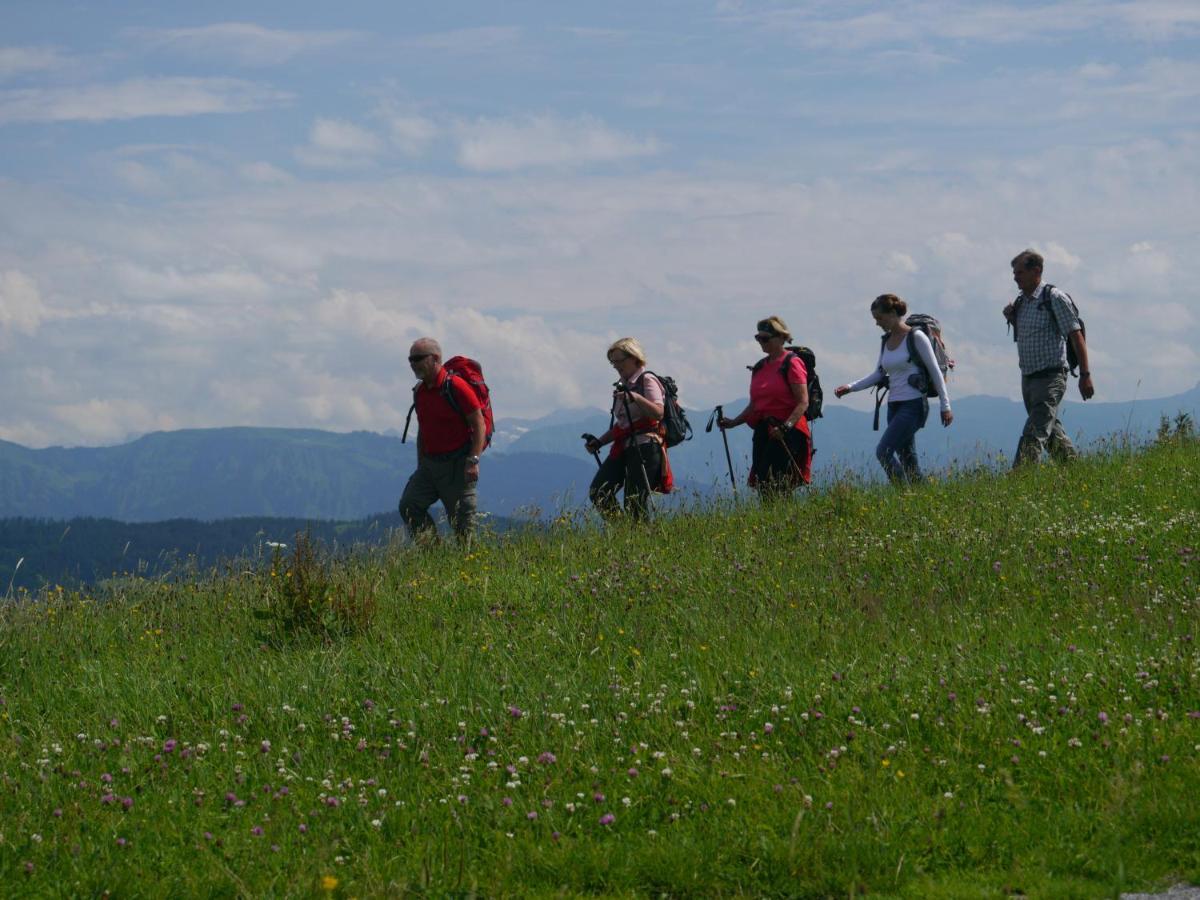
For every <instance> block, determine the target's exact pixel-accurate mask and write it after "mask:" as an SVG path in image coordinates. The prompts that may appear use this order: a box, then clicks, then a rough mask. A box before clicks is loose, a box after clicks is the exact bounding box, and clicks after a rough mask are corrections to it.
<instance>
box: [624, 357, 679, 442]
mask: <svg viewBox="0 0 1200 900" xmlns="http://www.w3.org/2000/svg"><path fill="white" fill-rule="evenodd" d="M629 384H630V385H631V386H632V389H633V390H635V391H637V392H638V393H639V394H641V395H642V396H643V397H645V398H646V399H647V400H650V401H651V402H653V403H662V402H663V401H664V400H665V399H666V396H667V395H666V393H665V392H664V391H663V386H662V382H661V381H659V380H658V378H657V376H655V375H653V374H651V373H650V372H647V371H646V367H645V366H642V367H641V368H640V369H638V370H637V371H636V372H634V373H633V376H632V377H631V378H630V379H629ZM629 411H630V412H631V413H632V414H633V421H634V422H640V421H642V419H645V418H647V416H646V413H645V412H644V411H643V410H642V408H641V407H640V406H639V405H638V404H637V403H633V402H630V404H629ZM612 415H613V422H614V424H616V425H617V426H619V427H620V428H628V427H629V420H628V418H627V417H626V415H625V404H624V402H623V401H621V400H619V399H614V400H613V405H612ZM652 442H653V443H659V440H658V437H657V436H656V435H653V434H639V435H638V436H637V437H636V438H635V439H634V443H635V444H647V443H652Z"/></svg>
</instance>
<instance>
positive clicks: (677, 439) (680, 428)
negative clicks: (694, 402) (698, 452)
mask: <svg viewBox="0 0 1200 900" xmlns="http://www.w3.org/2000/svg"><path fill="white" fill-rule="evenodd" d="M647 375H653V376H654V377H655V378H657V379H658V383H659V384H661V385H662V388H663V415H662V423H663V428H664V430H665V431H666V434H665V436H664V438H663V440H664V442H665V443H666V445H667V446H668V447H674V446H675V445H676V444H682V443H683V442H684V441H690V440H691V439H692V426H691V423H689V422H688V420H687V413H685V412H684V411H683V407H682V406H680V405H679V387H678V386H677V385H676V384H675V379H674V378H671V377H669V376H667V375H658V374H656V373H654V372H649V371H647V372H644V373H643V374H642V378H640V379H638V383H639V385H640V383H641V380H642V379H644V378H645V377H646V376H647ZM638 393H644V392H642V391H638Z"/></svg>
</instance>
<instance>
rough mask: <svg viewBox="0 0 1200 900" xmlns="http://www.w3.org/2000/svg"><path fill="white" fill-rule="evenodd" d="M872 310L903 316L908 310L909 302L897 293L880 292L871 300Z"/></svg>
mask: <svg viewBox="0 0 1200 900" xmlns="http://www.w3.org/2000/svg"><path fill="white" fill-rule="evenodd" d="M871 312H878V313H887V314H888V315H895V316H903V315H904V314H905V313H906V312H908V304H907V303H905V302H904V301H903V300H901V299H900V298H899V297H897V296H896V295H895V294H880V295H879V296H878V297H876V298H875V299H874V300H873V301H872V302H871Z"/></svg>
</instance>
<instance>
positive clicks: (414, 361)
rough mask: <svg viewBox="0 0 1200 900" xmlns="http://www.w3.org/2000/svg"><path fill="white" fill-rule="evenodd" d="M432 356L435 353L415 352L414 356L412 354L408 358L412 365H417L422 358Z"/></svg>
mask: <svg viewBox="0 0 1200 900" xmlns="http://www.w3.org/2000/svg"><path fill="white" fill-rule="evenodd" d="M430 356H433V354H432V353H414V354H413V355H412V356H410V357H409V358H408V364H409V365H410V366H415V365H416V364H417V363H419V362H420V361H421V360H423V359H426V358H428V357H430Z"/></svg>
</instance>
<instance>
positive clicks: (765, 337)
mask: <svg viewBox="0 0 1200 900" xmlns="http://www.w3.org/2000/svg"><path fill="white" fill-rule="evenodd" d="M777 337H779V335H777V334H756V335H755V336H754V339H755V340H756V341H758V342H759V343H760V344H765V343H766V342H767V341H769V340H771V339H772V338H777Z"/></svg>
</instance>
